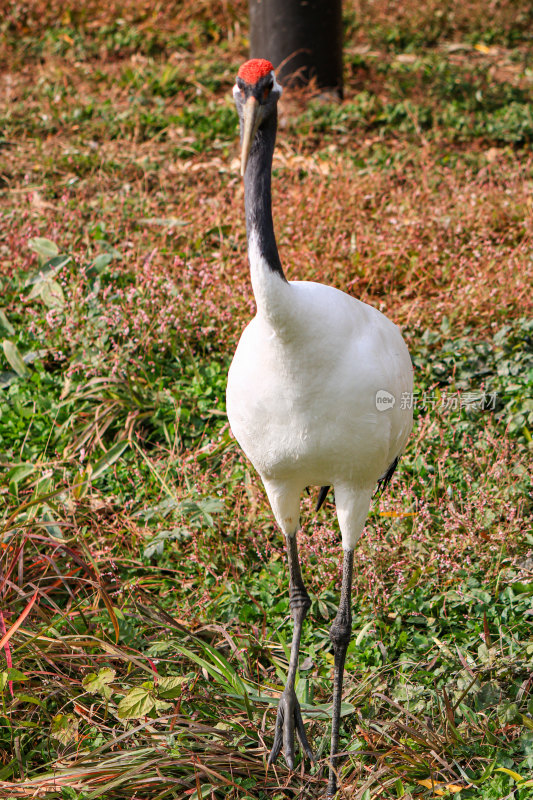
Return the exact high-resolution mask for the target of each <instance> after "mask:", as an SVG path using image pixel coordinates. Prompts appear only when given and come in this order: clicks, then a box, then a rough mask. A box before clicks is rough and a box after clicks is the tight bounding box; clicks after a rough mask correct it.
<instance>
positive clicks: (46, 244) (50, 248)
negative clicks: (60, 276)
mask: <svg viewBox="0 0 533 800" xmlns="http://www.w3.org/2000/svg"><path fill="white" fill-rule="evenodd" d="M28 247H29V248H30V250H33V252H34V253H37V255H38V256H40V258H43V259H49V258H53V257H54V256H57V255H58V254H59V248H58V246H57V244H56V243H55V242H51V241H50V239H45V238H44V237H43V236H36V237H35V238H34V239H30V240H29V242H28Z"/></svg>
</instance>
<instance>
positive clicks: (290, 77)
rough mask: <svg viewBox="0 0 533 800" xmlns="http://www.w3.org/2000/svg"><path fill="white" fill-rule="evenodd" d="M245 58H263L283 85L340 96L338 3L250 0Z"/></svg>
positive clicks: (316, 0) (340, 37) (304, 0)
mask: <svg viewBox="0 0 533 800" xmlns="http://www.w3.org/2000/svg"><path fill="white" fill-rule="evenodd" d="M249 4H250V55H251V57H252V58H268V60H269V61H271V62H272V64H273V65H274V68H275V69H278V68H279V67H281V68H280V69H279V71H278V75H279V77H280V79H281V80H285V83H293V84H295V85H300V86H301V85H306V84H308V83H309V81H310V80H311V79H312V78H315V79H316V82H317V85H318V86H319V87H320V88H322V89H332V90H334V91H336V92H337V93H338V94H339V96H341V97H342V0H249Z"/></svg>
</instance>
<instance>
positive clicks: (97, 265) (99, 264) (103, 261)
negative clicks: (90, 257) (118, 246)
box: [91, 253, 114, 272]
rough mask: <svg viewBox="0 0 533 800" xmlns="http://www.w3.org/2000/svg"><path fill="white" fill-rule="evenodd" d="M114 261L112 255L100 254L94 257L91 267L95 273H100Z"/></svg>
mask: <svg viewBox="0 0 533 800" xmlns="http://www.w3.org/2000/svg"><path fill="white" fill-rule="evenodd" d="M113 260H114V256H113V254H112V253H100V254H99V255H97V256H96V258H95V259H94V261H93V263H92V264H91V267H92V268H93V269H95V270H96V271H97V272H102V271H103V270H104V269H105V268H106V267H107V265H108V264H110V263H111V262H112V261H113Z"/></svg>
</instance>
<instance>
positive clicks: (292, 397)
mask: <svg viewBox="0 0 533 800" xmlns="http://www.w3.org/2000/svg"><path fill="white" fill-rule="evenodd" d="M233 96H234V98H235V103H236V106H237V111H238V114H239V119H240V130H241V174H242V175H243V176H244V198H245V210H246V230H247V235H248V258H249V262H250V271H251V280H252V288H253V292H254V295H255V301H256V304H257V313H256V316H255V317H254V318H253V319H252V321H251V322H250V323H249V325H248V326H247V327H246V329H245V330H244V332H243V334H242V336H241V339H240V341H239V344H238V347H237V350H236V352H235V356H234V358H233V362H232V364H231V367H230V370H229V375H228V388H227V411H228V419H229V422H230V425H231V429H232V431H233V433H234V435H235V437H236V439H237V441H238V442H239V444H240V446H241V447H242V449H243V450H244V452H245V454H246V455H247V457H248V458H249V459H250V461H251V462H252V464H253V465H254V467H255V469H256V470H257V472H258V473H259V475H260V476H261V479H262V481H263V484H264V486H265V489H266V493H267V495H268V499H269V501H270V505H271V506H272V511H273V512H274V516H275V518H276V521H277V523H278V525H279V527H280V528H281V530H282V531H283V534H284V535H285V540H286V546H287V555H288V562H289V578H290V582H289V586H290V588H289V593H290V595H289V596H290V608H291V613H292V616H293V620H294V631H293V639H292V646H291V651H290V660H289V670H288V675H287V684H286V686H285V689H284V691H283V693H282V695H281V697H280V700H279V705H278V712H277V719H276V728H275V734H274V743H273V746H272V751H271V753H270V756H269V763H273V762H274V761H275V760H276V758H277V757H278V755H279V753H280V751H281V748H282V747H283V750H284V754H285V760H286V762H287V765H288V766H289V768H290V769H293V767H294V732H295V731H296V733H297V736H298V738H299V740H300V744H301V746H302V748H303V750H304V752H305V754H306V755H307V756H308V758H310V759H312V758H313V755H312V751H311V747H310V745H309V742H308V740H307V736H306V733H305V729H304V725H303V721H302V715H301V712H300V706H299V703H298V700H297V698H296V693H295V689H294V684H295V677H296V671H297V668H298V652H299V647H300V637H301V632H302V623H303V621H304V619H305V616H306V614H307V611H308V609H309V606H310V604H311V601H310V599H309V595H308V593H307V591H306V588H305V586H304V583H303V580H302V574H301V570H300V562H299V558H298V547H297V541H296V532H297V531H298V527H299V506H300V496H301V494H302V492H303V491H304V490H305V489H306V487H308V486H320V487H322V489H321V492H320V497H319V504H320V502H321V501H323V500H324V499H325V496H326V494H327V490H328V488H329V487H330V486H333V488H334V491H335V505H336V509H337V517H338V520H339V527H340V531H341V534H342V547H343V551H344V559H343V576H342V588H341V596H340V604H339V609H338V612H337V615H336V617H335V620H334V622H333V625H332V626H331V631H330V638H331V641H332V643H333V648H334V654H335V658H334V688H333V713H332V727H331V753H330V768H329V782H328V788H327V795H328V796H333V795H334V794H335V792H336V790H337V779H338V769H339V755H338V750H339V724H340V708H341V695H342V682H343V675H344V662H345V658H346V650H347V647H348V643H349V640H350V634H351V627H352V613H351V588H352V572H353V557H354V548H355V545H356V544H357V541H358V539H359V537H360V536H361V533H362V531H363V527H364V524H365V520H366V517H367V515H368V510H369V507H370V501H371V498H372V495H373V493H374V491H375V487H376V485H379V484H381V485H386V483H388V481H389V480H390V478H391V476H392V473H393V471H394V468H395V467H396V464H397V462H398V458H399V455H400V453H401V452H402V450H403V448H404V445H405V443H406V441H407V438H408V436H409V433H410V431H411V428H412V412H411V410H410V406H411V403H409V402H407V403H406V402H401V399H402V396H404V397H405V396H406V395H407V396H408V395H409V394H410V393H411V392H412V390H413V369H412V365H411V359H410V357H409V352H408V350H407V347H406V345H405V342H404V340H403V338H402V335H401V333H400V331H399V330H398V328H397V327H396V325H394V324H393V323H392V322H390V320H388V319H387V317H385V316H384V315H383V314H381V313H380V312H379V311H377V310H376V309H375V308H372V307H371V306H369V305H366V304H365V303H362V302H360V301H359V300H356V299H355V298H353V297H350V296H349V295H347V294H345V293H344V292H341V291H339V290H338V289H334V288H332V287H331V286H324V285H322V284H320V283H312V282H310V281H287V279H286V277H285V274H284V272H283V268H282V266H281V261H280V258H279V255H278V249H277V246H276V239H275V236H274V226H273V222H272V207H271V188H270V187H271V170H272V156H273V152H274V143H275V139H276V128H277V105H278V100H279V98H280V96H281V87H280V85H279V84H278V82H277V81H276V77H275V75H274V71H273V67H272V64H271V63H270V62H269V61H266V60H265V59H252V60H251V61H248V62H246V63H245V64H243V66H242V67H241V68H240V69H239V72H238V74H237V80H236V83H235V86H234V87H233Z"/></svg>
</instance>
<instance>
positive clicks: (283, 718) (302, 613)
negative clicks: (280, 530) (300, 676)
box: [268, 533, 313, 769]
mask: <svg viewBox="0 0 533 800" xmlns="http://www.w3.org/2000/svg"><path fill="white" fill-rule="evenodd" d="M285 541H286V543H287V558H288V562H289V598H290V599H289V605H290V609H291V612H292V616H293V620H294V630H293V635H292V644H291V654H290V658H289V671H288V673H287V683H286V685H285V689H284V690H283V694H282V695H281V697H280V699H279V705H278V715H277V717H276V730H275V734H274V744H273V745H272V750H271V753H270V756H269V758H268V763H269V764H273V763H274V761H275V760H276V758H277V757H278V755H279V753H280V751H281V747H282V745H283V751H284V754H285V761H286V762H287V766H288V767H289V769H294V732H295V731H296V733H297V735H298V739H299V740H300V744H301V746H302V748H303V750H304V752H305V754H306V756H307V757H308V758H309V759H311V761H312V760H313V752H312V750H311V747H310V745H309V742H308V740H307V736H306V733H305V728H304V723H303V720H302V713H301V711H300V704H299V702H298V699H297V697H296V692H295V689H294V682H295V679H296V671H297V669H298V656H299V652H300V638H301V635H302V625H303V621H304V619H305V617H306V615H307V612H308V610H309V606H310V605H311V600H310V599H309V595H308V594H307V589H306V588H305V586H304V582H303V580H302V573H301V570H300V560H299V558H298V544H297V541H296V533H294V534H293V535H289V536H285Z"/></svg>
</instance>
